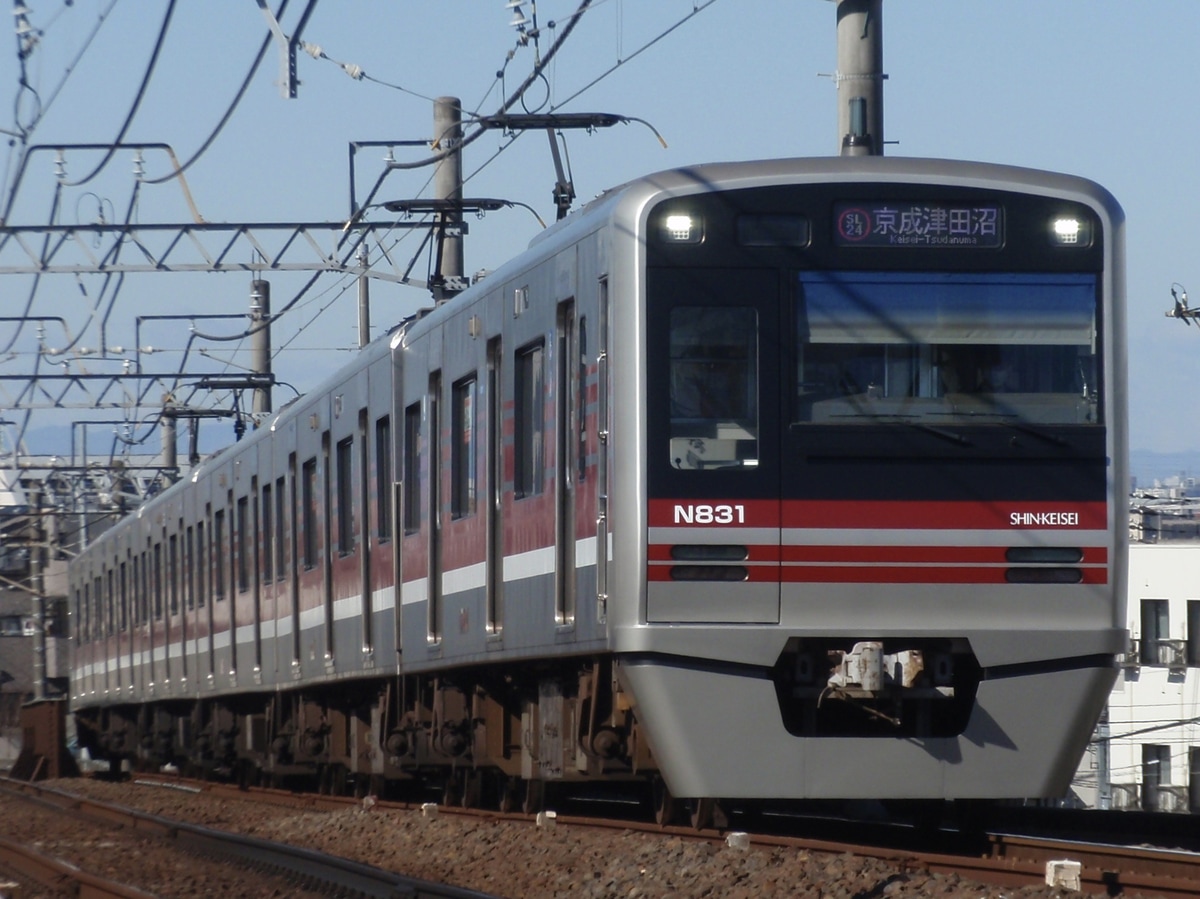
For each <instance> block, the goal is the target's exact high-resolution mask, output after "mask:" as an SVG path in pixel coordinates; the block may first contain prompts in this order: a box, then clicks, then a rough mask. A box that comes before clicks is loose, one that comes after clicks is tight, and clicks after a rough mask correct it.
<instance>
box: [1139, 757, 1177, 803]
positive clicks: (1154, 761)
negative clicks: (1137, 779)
mask: <svg viewBox="0 0 1200 899" xmlns="http://www.w3.org/2000/svg"><path fill="white" fill-rule="evenodd" d="M1170 783H1171V747H1170V746H1161V745H1157V744H1154V743H1143V744H1142V810H1143V811H1147V812H1160V811H1167V810H1168V809H1169V807H1168V806H1167V804H1166V802H1165V800H1166V798H1167V797H1166V796H1164V795H1163V790H1162V788H1163V787H1166V786H1169V785H1170Z"/></svg>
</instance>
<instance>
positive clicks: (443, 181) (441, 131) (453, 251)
mask: <svg viewBox="0 0 1200 899" xmlns="http://www.w3.org/2000/svg"><path fill="white" fill-rule="evenodd" d="M433 139H434V142H435V146H436V148H437V149H438V150H439V151H443V152H444V151H446V150H451V151H453V152H451V153H449V154H448V155H447V156H446V158H445V159H442V160H441V161H440V162H438V164H437V167H436V168H435V169H434V175H433V194H434V198H435V199H437V200H450V201H453V202H461V201H462V101H460V100H459V99H458V97H438V98H437V99H436V100H434V102H433ZM438 236H439V237H440V240H441V244H440V246H439V248H438V256H439V258H440V259H441V266H440V268H439V269H438V271H437V273H436V274H437V275H438V277H437V278H435V281H436V282H437V293H436V294H435V297H436V299H437V300H438V301H439V302H441V301H442V300H447V299H449V298H450V297H452V296H454V295H455V294H456V293H458V292H459V291H461V290H462V289H463V288H464V287H465V286H466V285H465V284H464V283H463V241H462V211H461V210H448V211H446V212H443V213H441V227H440V228H439V235H438Z"/></svg>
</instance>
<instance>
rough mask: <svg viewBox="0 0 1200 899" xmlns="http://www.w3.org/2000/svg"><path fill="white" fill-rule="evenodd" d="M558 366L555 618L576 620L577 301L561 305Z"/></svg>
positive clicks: (565, 621) (561, 622)
mask: <svg viewBox="0 0 1200 899" xmlns="http://www.w3.org/2000/svg"><path fill="white" fill-rule="evenodd" d="M557 350H558V354H557V355H558V365H557V366H556V367H557V372H556V380H557V384H556V385H555V397H556V399H555V403H556V409H555V416H554V418H555V422H556V424H555V452H554V459H555V463H554V469H555V472H556V473H555V478H554V492H555V502H554V505H555V539H554V545H555V565H554V570H555V579H554V582H555V583H554V618H555V622H556V623H557V624H558V625H559V626H560V627H564V626H568V625H571V624H573V623H574V622H575V588H576V585H575V577H576V574H575V483H576V482H575V464H576V458H577V456H578V450H579V447H578V443H577V440H576V435H577V434H578V433H579V415H580V409H579V403H578V400H579V387H578V385H579V364H578V360H579V332H578V327H577V324H576V321H575V302H574V300H567V301H566V302H564V303H560V304H559V307H558V346H557Z"/></svg>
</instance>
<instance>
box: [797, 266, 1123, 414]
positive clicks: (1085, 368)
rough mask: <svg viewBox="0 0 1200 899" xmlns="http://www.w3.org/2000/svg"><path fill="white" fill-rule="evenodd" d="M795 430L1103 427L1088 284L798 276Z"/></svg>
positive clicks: (1090, 280)
mask: <svg viewBox="0 0 1200 899" xmlns="http://www.w3.org/2000/svg"><path fill="white" fill-rule="evenodd" d="M795 287H796V292H795V310H794V311H795V316H794V321H795V323H796V333H795V341H796V343H795V353H796V381H795V399H796V402H795V403H794V404H793V420H794V421H795V422H797V423H813V424H880V423H886V422H889V421H896V422H914V421H915V422H918V423H920V424H928V425H935V424H954V425H964V424H988V423H990V422H997V423H1023V424H1035V425H1036V424H1047V425H1049V424H1055V425H1062V424H1097V423H1098V422H1099V418H1100V404H1099V402H1098V399H1099V397H1098V392H1099V385H1098V384H1097V366H1096V358H1097V329H1096V309H1097V295H1096V279H1095V276H1094V275H1090V274H1028V273H995V274H976V273H970V274H966V273H936V274H933V273H914V272H861V271H858V272H837V271H820V272H815V271H804V272H799V273H798V277H797V282H796V285H795Z"/></svg>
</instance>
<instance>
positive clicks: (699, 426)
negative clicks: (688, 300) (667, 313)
mask: <svg viewBox="0 0 1200 899" xmlns="http://www.w3.org/2000/svg"><path fill="white" fill-rule="evenodd" d="M670 327H671V332H670V333H671V337H670V341H671V359H670V365H671V371H670V385H669V390H670V400H671V443H670V447H671V465H672V466H673V467H675V468H683V469H696V470H702V469H713V468H753V467H755V466H757V465H758V314H757V312H756V311H755V310H754V309H751V308H746V307H743V306H737V307H723V306H677V307H675V308H674V309H672V310H671V326H670Z"/></svg>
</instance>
